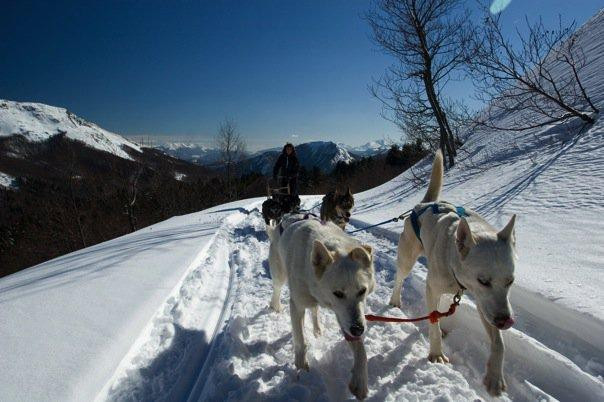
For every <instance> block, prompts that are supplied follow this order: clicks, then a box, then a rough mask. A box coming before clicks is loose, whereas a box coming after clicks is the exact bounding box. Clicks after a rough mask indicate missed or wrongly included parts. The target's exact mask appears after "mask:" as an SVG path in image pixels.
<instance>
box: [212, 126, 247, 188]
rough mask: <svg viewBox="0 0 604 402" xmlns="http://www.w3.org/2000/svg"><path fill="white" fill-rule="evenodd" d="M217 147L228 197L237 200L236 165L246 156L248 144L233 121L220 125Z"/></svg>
mask: <svg viewBox="0 0 604 402" xmlns="http://www.w3.org/2000/svg"><path fill="white" fill-rule="evenodd" d="M216 145H217V146H218V149H219V150H220V156H221V162H222V164H223V165H224V168H225V174H226V183H227V194H228V197H229V199H233V198H236V197H237V194H236V189H235V186H234V185H233V176H234V174H235V173H236V164H237V163H238V162H240V161H241V160H242V159H243V157H244V156H245V150H246V144H245V140H244V139H243V137H242V136H241V134H240V133H239V132H238V131H237V127H236V126H235V123H234V122H233V121H232V120H231V119H225V120H224V121H223V122H222V123H220V126H219V127H218V135H217V136H216Z"/></svg>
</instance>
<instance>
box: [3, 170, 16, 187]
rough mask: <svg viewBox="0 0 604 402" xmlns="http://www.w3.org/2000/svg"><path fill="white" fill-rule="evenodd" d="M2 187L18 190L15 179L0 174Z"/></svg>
mask: <svg viewBox="0 0 604 402" xmlns="http://www.w3.org/2000/svg"><path fill="white" fill-rule="evenodd" d="M0 187H4V188H6V189H11V188H16V184H15V178H14V177H13V176H11V175H9V174H6V173H2V172H0Z"/></svg>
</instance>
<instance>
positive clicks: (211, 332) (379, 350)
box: [99, 198, 604, 401]
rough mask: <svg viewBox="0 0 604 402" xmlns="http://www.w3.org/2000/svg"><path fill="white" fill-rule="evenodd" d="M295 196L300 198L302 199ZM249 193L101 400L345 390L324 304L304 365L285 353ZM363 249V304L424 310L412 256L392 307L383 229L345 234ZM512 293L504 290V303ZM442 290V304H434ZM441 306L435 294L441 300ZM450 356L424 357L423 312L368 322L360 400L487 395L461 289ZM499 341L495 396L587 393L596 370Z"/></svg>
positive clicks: (388, 241)
mask: <svg viewBox="0 0 604 402" xmlns="http://www.w3.org/2000/svg"><path fill="white" fill-rule="evenodd" d="M315 200H316V199H314V198H307V199H305V206H306V207H309V206H311V205H314V203H315ZM254 205H255V204H253V205H249V206H247V207H246V208H245V209H241V210H239V211H237V212H234V214H233V215H231V216H230V217H229V218H227V219H226V220H225V223H224V225H223V227H222V228H221V229H220V230H219V232H218V233H217V234H216V236H215V239H214V241H213V242H212V244H211V245H209V246H208V248H207V250H206V252H205V253H203V258H200V260H199V263H198V264H197V266H196V267H195V268H194V269H193V270H192V271H191V272H190V273H189V274H188V276H187V278H186V279H185V280H184V281H183V283H182V285H181V286H180V288H179V289H177V290H175V292H174V295H173V297H171V298H170V299H169V300H168V301H167V302H166V303H165V305H164V306H162V308H161V309H160V310H159V311H158V313H157V314H156V317H155V318H154V319H153V321H152V322H151V323H150V325H149V328H148V329H147V330H146V331H145V332H144V333H143V335H142V336H141V339H140V340H139V341H137V343H136V344H135V345H134V346H133V348H132V350H131V353H130V354H129V355H128V356H127V358H126V359H124V362H123V364H122V366H121V369H120V370H118V372H117V373H116V376H115V377H114V381H113V382H112V383H111V384H108V386H107V387H106V390H105V392H106V393H104V394H101V395H100V398H99V399H111V400H132V399H134V400H149V399H153V400H183V399H185V398H188V399H189V400H190V401H207V400H309V401H310V400H324V401H335V400H342V399H351V398H352V395H351V394H350V393H349V391H348V388H347V384H348V381H349V372H350V368H351V365H352V356H351V354H350V351H349V348H348V346H347V345H346V343H345V341H344V340H343V339H342V336H341V333H340V330H339V329H338V326H337V323H336V320H335V316H334V315H333V314H332V313H331V312H329V311H328V310H326V309H321V311H320V321H321V325H322V328H323V334H322V335H321V336H320V337H319V338H314V337H313V336H312V335H311V333H312V331H311V330H310V328H309V327H308V325H309V324H307V335H309V336H308V341H309V352H308V353H309V354H308V357H309V363H310V366H311V369H310V371H309V372H298V371H297V370H296V369H295V367H294V365H293V345H292V340H291V328H290V327H291V325H290V322H289V312H288V308H289V306H288V303H287V299H288V291H287V288H285V289H284V292H283V295H282V301H284V302H285V303H284V306H285V309H284V311H283V312H281V313H275V312H273V311H271V310H270V309H269V308H268V303H269V300H270V296H271V292H272V288H271V281H270V275H269V269H268V261H267V257H268V237H267V235H266V232H265V225H264V221H263V219H262V217H261V216H260V214H259V213H258V212H257V210H255V211H252V212H251V213H250V212H249V211H250V210H252V207H254ZM355 236H357V237H358V238H360V239H361V240H363V241H364V242H367V243H368V244H371V245H372V246H373V247H374V250H375V254H374V255H375V267H376V281H377V286H376V290H375V292H374V293H372V294H371V295H370V296H369V298H368V302H367V307H368V311H370V312H373V313H377V314H388V315H394V316H401V317H403V316H407V317H411V316H417V315H419V314H422V313H424V312H425V307H424V301H423V289H424V286H425V282H424V281H425V273H426V271H425V268H423V266H422V265H421V264H418V265H417V266H416V267H415V270H414V272H413V273H412V275H411V276H410V277H409V278H408V279H407V281H406V282H405V285H404V292H403V298H404V300H403V302H404V303H403V305H404V310H403V311H400V310H399V309H395V308H390V307H389V306H388V305H387V302H388V300H389V297H390V294H391V291H392V290H391V288H392V282H393V280H394V272H395V258H396V242H395V241H393V238H395V237H396V236H395V233H394V232H389V235H388V236H387V237H383V236H380V235H375V234H372V233H369V232H359V233H358V234H355ZM513 302H514V300H512V303H513ZM446 304H447V301H444V303H443V305H446ZM445 307H446V306H445ZM443 327H444V328H445V329H446V330H447V331H448V335H447V337H446V338H445V347H446V352H447V353H448V355H449V357H450V358H451V364H447V365H443V364H432V363H429V362H428V361H427V359H426V356H427V355H428V348H429V344H428V340H427V328H426V324H424V323H422V324H420V325H419V326H416V325H413V324H374V323H370V324H369V325H368V330H367V332H366V335H365V343H366V345H367V354H368V359H369V390H370V394H369V398H368V399H369V400H376V401H377V400H434V399H439V398H444V399H450V400H480V399H482V400H488V399H490V397H489V396H488V394H487V393H486V391H485V389H484V386H483V384H482V377H483V375H484V367H485V364H486V359H487V354H488V349H489V347H488V344H487V338H486V334H485V333H484V330H483V328H482V325H481V324H480V322H479V320H478V316H477V315H476V312H475V310H474V307H473V305H472V303H471V301H469V300H468V298H464V302H463V303H462V306H461V308H460V309H459V310H458V312H457V313H456V315H455V316H454V317H453V318H452V319H449V320H445V322H444V323H443ZM505 339H506V343H507V346H508V350H507V353H506V366H505V374H506V379H507V381H508V393H507V394H506V395H504V397H503V400H505V399H507V398H511V399H513V400H519V401H523V400H526V401H530V400H553V399H560V400H571V399H574V400H584V401H589V400H598V399H601V397H602V396H604V385H603V384H602V381H601V379H598V378H596V377H593V376H592V375H590V374H589V373H586V372H585V371H583V370H581V368H579V367H578V366H577V365H576V364H574V363H573V362H571V361H570V360H569V359H568V358H566V357H564V356H563V355H561V354H560V353H558V352H557V351H555V350H552V349H549V348H548V347H546V346H544V345H543V344H541V343H540V342H538V341H536V340H535V339H533V338H531V337H530V336H529V335H527V334H525V333H523V332H520V331H518V330H514V329H513V330H510V331H507V332H506V334H505Z"/></svg>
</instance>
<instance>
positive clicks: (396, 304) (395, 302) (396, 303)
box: [388, 297, 401, 308]
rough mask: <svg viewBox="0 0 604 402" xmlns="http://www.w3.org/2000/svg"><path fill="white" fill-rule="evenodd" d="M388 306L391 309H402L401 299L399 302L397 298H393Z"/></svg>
mask: <svg viewBox="0 0 604 402" xmlns="http://www.w3.org/2000/svg"><path fill="white" fill-rule="evenodd" d="M388 304H389V305H390V307H398V308H401V299H400V297H399V298H398V300H397V299H396V298H394V297H393V298H392V299H390V302H389V303H388Z"/></svg>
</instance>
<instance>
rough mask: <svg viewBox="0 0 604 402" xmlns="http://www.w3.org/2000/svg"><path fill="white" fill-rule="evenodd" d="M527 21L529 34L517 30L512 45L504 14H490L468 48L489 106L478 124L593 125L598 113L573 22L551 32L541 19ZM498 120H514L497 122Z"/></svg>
mask: <svg viewBox="0 0 604 402" xmlns="http://www.w3.org/2000/svg"><path fill="white" fill-rule="evenodd" d="M485 11H486V10H485ZM525 22H526V27H527V33H526V34H523V33H522V32H521V31H520V30H517V31H516V35H517V37H518V45H517V46H514V45H513V44H512V42H511V40H510V39H508V38H506V37H505V36H504V34H503V33H502V25H501V14H499V15H496V16H495V15H492V14H490V13H488V11H486V12H485V17H484V24H483V25H482V27H481V28H479V29H477V30H476V31H475V36H474V39H473V40H472V44H471V46H468V47H467V49H468V52H467V55H466V60H467V61H468V65H469V66H470V72H471V74H472V75H473V76H474V78H475V81H476V85H477V89H478V97H479V99H481V100H483V101H484V102H485V103H487V104H489V105H490V106H489V107H488V108H487V109H486V110H485V111H484V112H483V113H482V114H481V115H480V116H478V118H477V122H478V124H481V125H484V126H487V127H490V128H494V129H502V130H513V131H522V130H527V129H531V128H537V127H543V126H547V125H549V124H552V123H556V122H561V121H565V120H567V119H570V118H573V117H577V118H579V119H581V120H583V121H584V122H586V123H593V122H594V119H593V117H592V116H591V114H592V113H597V112H598V109H597V108H596V107H595V106H594V104H593V102H592V101H591V99H590V98H589V96H588V95H587V91H586V88H585V86H584V85H583V83H582V82H581V78H580V74H581V71H582V69H583V68H584V67H585V66H586V64H587V61H586V57H585V53H584V52H583V49H582V48H581V46H580V44H579V43H578V40H577V36H576V34H574V33H573V32H574V29H575V24H574V23H572V24H570V25H569V26H563V25H562V22H561V20H559V23H558V27H557V28H556V29H553V30H549V29H546V28H545V26H544V25H543V21H542V20H541V19H539V20H538V21H537V22H534V23H531V22H529V20H528V18H525ZM522 111H524V113H514V114H510V113H509V112H522ZM500 116H510V117H509V118H508V119H506V120H504V121H505V123H503V124H501V123H499V124H500V125H498V124H495V123H494V122H495V121H497V119H496V118H497V117H500ZM499 121H501V120H499Z"/></svg>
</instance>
